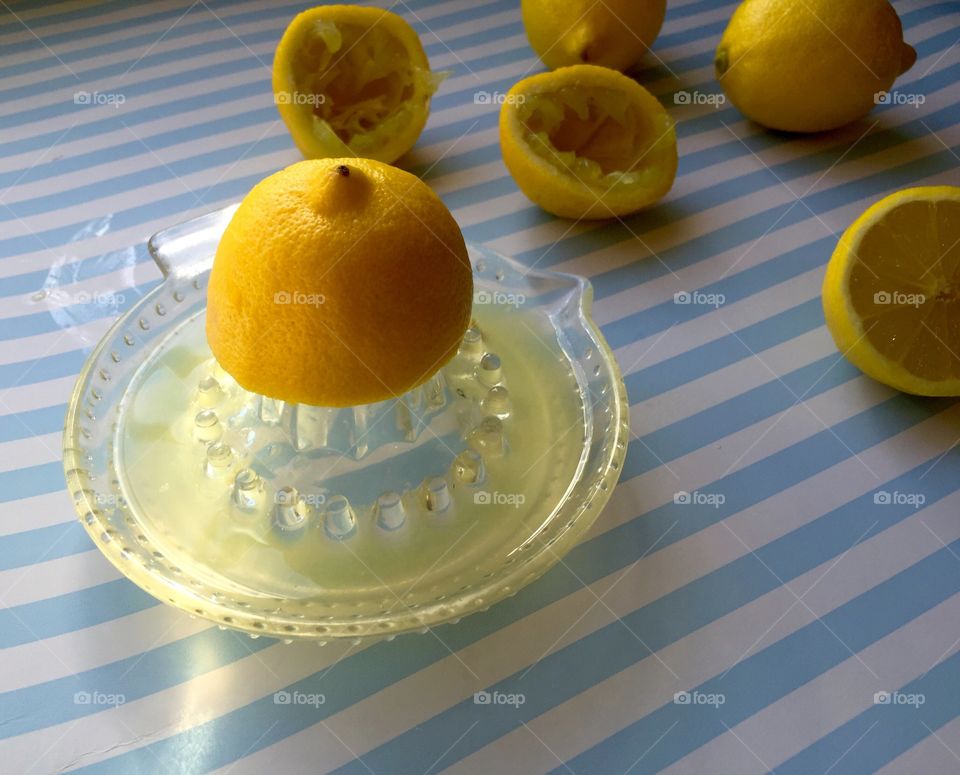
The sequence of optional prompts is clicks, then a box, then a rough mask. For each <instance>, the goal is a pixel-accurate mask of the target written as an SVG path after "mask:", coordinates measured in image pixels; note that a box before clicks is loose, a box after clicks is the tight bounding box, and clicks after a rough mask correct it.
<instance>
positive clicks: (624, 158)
mask: <svg viewBox="0 0 960 775" xmlns="http://www.w3.org/2000/svg"><path fill="white" fill-rule="evenodd" d="M500 148H501V151H502V153H503V161H504V163H505V164H506V165H507V169H508V170H509V171H510V174H511V175H512V176H513V179H514V180H515V181H516V183H517V186H519V188H520V190H521V191H522V192H523V193H524V194H526V196H527V197H529V198H530V199H531V200H533V201H534V202H536V203H537V204H538V205H540V206H541V207H542V208H543V209H544V210H546V211H547V212H550V213H553V214H554V215H560V216H563V217H565V218H593V219H598V218H611V217H614V216H620V215H627V214H629V213H632V212H635V211H636V210H639V209H641V208H643V207H646V206H647V205H649V204H652V203H653V202H656V201H657V200H658V199H660V198H661V197H662V196H663V195H664V194H666V193H667V191H669V190H670V187H671V186H672V185H673V179H674V176H675V175H676V172H677V138H676V133H675V132H674V128H673V120H672V119H671V118H670V116H669V115H668V114H667V112H666V110H664V109H663V106H662V105H661V104H660V103H659V102H658V101H657V98H656V97H654V96H653V95H652V94H650V92H648V91H647V90H646V89H644V88H643V87H642V86H641V85H640V84H638V83H637V82H636V81H634V80H632V79H630V78H628V77H627V76H625V75H623V74H622V73H619V72H617V71H615V70H610V69H608V68H606V67H597V66H595V65H573V66H571V67H561V68H560V69H558V70H554V71H553V72H551V73H541V74H539V75H534V76H531V77H530V78H525V79H524V80H522V81H520V82H519V83H518V84H516V85H515V86H514V87H513V88H512V89H510V91H509V93H508V94H507V95H506V97H505V99H504V101H503V106H502V108H501V109H500Z"/></svg>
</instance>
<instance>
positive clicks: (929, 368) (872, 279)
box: [849, 201, 960, 381]
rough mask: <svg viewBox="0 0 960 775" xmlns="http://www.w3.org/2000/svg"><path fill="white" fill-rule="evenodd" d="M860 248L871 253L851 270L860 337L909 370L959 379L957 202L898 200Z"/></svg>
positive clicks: (959, 235)
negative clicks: (861, 326) (860, 324)
mask: <svg viewBox="0 0 960 775" xmlns="http://www.w3.org/2000/svg"><path fill="white" fill-rule="evenodd" d="M917 224H927V226H928V228H925V229H919V230H918V229H917V228H916V225H917ZM857 253H858V254H862V255H865V256H866V255H869V256H871V260H870V263H869V265H868V264H866V263H863V262H861V261H854V262H853V265H852V267H851V269H850V283H849V290H850V301H851V304H852V305H853V309H854V311H855V312H856V314H857V316H858V317H859V318H860V319H861V321H862V324H863V329H864V336H865V338H866V339H867V340H868V341H869V342H870V344H872V345H873V347H874V348H875V349H876V350H877V351H878V352H879V353H881V354H883V355H884V356H886V357H887V358H888V359H890V360H891V361H893V362H895V363H899V364H901V365H902V366H903V368H905V369H906V370H907V371H909V372H911V373H914V374H922V375H923V376H924V377H925V378H926V379H928V380H932V381H943V380H947V379H960V357H958V354H960V202H957V201H940V202H910V203H907V204H903V205H900V206H899V207H898V208H897V209H895V210H892V211H891V212H890V213H888V215H887V216H886V218H885V219H884V220H883V221H881V222H879V223H877V224H876V225H875V226H874V227H873V228H871V229H870V230H869V231H867V232H866V233H865V234H864V235H863V238H862V239H861V241H860V244H859V247H858V248H857Z"/></svg>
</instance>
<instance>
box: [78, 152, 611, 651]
mask: <svg viewBox="0 0 960 775" xmlns="http://www.w3.org/2000/svg"><path fill="white" fill-rule="evenodd" d="M149 250H150V253H151V255H152V256H153V257H154V258H155V260H156V261H157V263H158V264H159V266H160V268H161V270H162V271H163V273H164V278H165V279H164V282H162V283H161V284H159V285H158V286H157V287H156V288H155V289H153V290H152V291H151V292H150V293H149V294H148V295H147V296H145V297H144V298H142V299H141V300H140V301H139V302H138V303H137V304H136V305H135V306H134V307H133V308H132V309H130V310H129V311H128V312H127V314H126V315H124V316H123V317H122V318H121V319H120V320H118V321H117V323H116V324H115V325H114V327H113V328H112V329H111V330H110V331H109V332H108V333H107V335H106V336H105V337H104V339H103V340H102V341H101V343H100V344H99V345H98V346H97V348H96V349H95V350H94V352H93V353H92V354H91V356H90V359H89V360H88V362H87V364H86V366H85V367H84V370H83V373H82V374H81V376H80V379H79V381H78V383H77V387H76V389H75V391H74V395H73V398H72V400H71V402H70V405H69V409H68V414H67V418H66V425H65V432H64V465H65V472H66V480H67V486H68V489H69V491H70V492H71V494H72V495H73V498H74V503H75V505H76V509H77V513H78V516H79V517H80V519H81V521H82V523H83V525H84V527H85V528H86V530H87V532H88V534H89V535H90V537H91V539H92V540H93V541H94V542H95V544H96V545H97V546H98V548H100V549H101V551H102V552H103V553H104V555H105V556H107V557H108V558H109V559H110V560H111V561H112V562H113V563H114V564H115V565H116V567H117V568H118V569H119V570H120V571H121V572H123V573H124V574H125V575H127V576H128V577H129V578H131V579H132V580H133V581H135V582H136V583H137V584H139V585H140V586H141V587H143V588H144V589H145V590H147V591H149V592H150V593H151V594H153V595H155V596H156V597H158V598H159V599H161V600H163V601H166V602H169V603H172V604H173V605H175V606H177V607H179V608H182V609H184V610H186V611H189V612H190V613H192V614H193V615H196V616H201V617H205V618H208V619H210V620H212V621H214V622H216V623H217V624H219V625H221V626H223V627H231V628H235V629H239V630H242V631H245V632H248V633H250V634H253V635H259V634H266V635H273V636H276V637H281V638H284V639H287V640H290V639H295V638H308V639H317V640H320V641H326V640H328V639H332V638H348V639H351V640H354V641H356V640H367V641H369V640H374V639H379V638H385V637H386V638H390V637H393V636H394V635H396V634H399V633H404V632H414V631H423V630H424V628H428V627H431V626H433V625H436V624H439V623H442V622H448V621H454V620H456V619H458V618H460V617H461V616H464V615H466V614H469V613H471V612H473V611H480V610H484V609H486V608H487V607H489V606H490V605H491V604H492V603H495V602H496V601H498V600H501V599H503V598H504V597H507V596H509V595H512V594H514V593H515V592H516V591H517V590H518V589H520V588H521V587H523V586H524V585H526V584H529V583H530V582H531V581H533V580H534V579H536V578H537V577H538V576H540V575H541V574H543V573H544V572H545V571H546V570H547V569H548V568H550V567H551V566H552V565H553V564H554V563H556V562H557V561H558V559H559V558H560V557H561V556H562V555H563V554H564V553H565V552H567V551H568V550H569V549H570V548H572V547H573V545H574V544H575V543H576V542H577V541H578V540H579V539H580V538H581V537H582V536H583V535H585V533H586V531H587V530H588V529H589V527H590V525H591V524H592V523H593V521H594V520H595V519H596V517H597V515H598V514H599V511H600V509H601V508H602V506H603V504H605V503H606V501H607V500H608V498H609V497H610V494H611V493H612V490H613V484H614V483H615V482H616V479H617V477H618V475H619V472H620V470H621V468H622V465H623V460H624V457H625V451H626V438H627V434H628V429H627V424H626V418H627V404H626V393H625V390H624V387H623V382H622V380H621V379H620V375H619V371H618V369H617V366H616V363H615V362H614V360H613V356H612V353H611V352H610V349H609V347H608V346H607V344H606V342H604V340H603V338H602V337H601V335H600V334H599V332H598V331H597V329H596V327H595V326H594V325H593V323H592V322H591V321H590V318H589V313H590V299H591V294H590V288H589V285H588V284H587V282H586V281H585V280H582V279H578V278H575V277H572V276H568V275H559V274H555V273H549V272H537V271H529V270H528V269H527V268H525V267H522V266H520V265H519V264H517V263H516V262H513V261H511V260H510V259H508V258H505V257H503V256H499V255H497V254H495V253H493V252H491V251H488V250H485V249H483V248H480V247H477V246H465V245H464V242H463V238H462V236H461V233H460V230H459V228H458V226H457V224H456V222H455V221H454V219H453V217H452V216H451V214H450V213H449V211H448V210H447V209H446V207H445V206H444V205H443V203H442V202H441V201H440V199H439V198H438V197H437V196H436V195H435V194H434V193H433V192H432V191H431V190H430V189H429V187H428V186H427V185H426V184H424V183H423V182H421V181H420V180H418V179H417V178H415V177H414V176H412V175H409V174H407V173H405V172H402V171H400V170H398V169H395V168H392V167H390V166H388V165H386V164H382V163H380V162H376V161H372V160H368V159H356V158H336V159H324V160H312V161H305V162H301V163H299V164H295V165H293V166H291V167H289V168H287V169H285V170H281V171H280V172H278V173H276V174H275V175H272V176H270V177H268V178H267V179H265V180H264V181H262V182H261V183H260V184H258V185H257V186H256V187H255V188H254V189H253V190H252V191H251V192H250V193H249V194H248V195H247V197H246V198H245V199H244V201H243V202H241V203H240V204H239V205H238V206H235V207H232V208H227V209H226V210H223V211H220V212H216V213H211V214H210V215H208V216H204V217H202V218H198V219H195V220H194V221H189V222H187V223H184V224H181V225H179V226H174V227H171V228H170V229H167V230H166V231H164V232H161V233H160V234H158V235H155V236H154V237H153V238H152V239H151V241H150V245H149Z"/></svg>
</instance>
